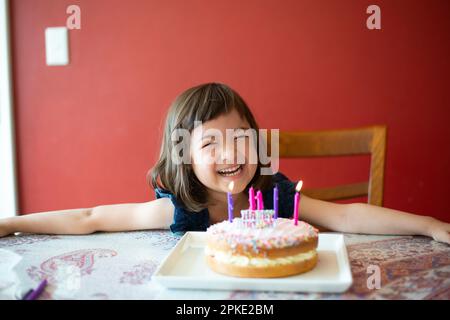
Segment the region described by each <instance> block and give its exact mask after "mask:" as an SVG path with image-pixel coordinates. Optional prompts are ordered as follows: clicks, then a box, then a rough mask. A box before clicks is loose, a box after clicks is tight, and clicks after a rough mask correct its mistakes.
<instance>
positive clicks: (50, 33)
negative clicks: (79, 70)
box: [45, 27, 69, 66]
mask: <svg viewBox="0 0 450 320" xmlns="http://www.w3.org/2000/svg"><path fill="white" fill-rule="evenodd" d="M68 40H69V32H68V30H67V28H66V27H51V28H46V29H45V56H46V61H47V65H48V66H65V65H68V64H69V41H68Z"/></svg>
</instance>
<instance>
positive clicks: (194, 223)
mask: <svg viewBox="0 0 450 320" xmlns="http://www.w3.org/2000/svg"><path fill="white" fill-rule="evenodd" d="M275 184H278V216H279V217H282V218H291V217H292V213H293V210H294V194H295V185H296V183H295V182H292V181H290V180H289V179H288V178H287V177H286V176H285V175H283V174H282V173H280V172H278V173H276V174H274V175H273V176H272V186H271V187H270V188H268V189H267V190H265V191H262V194H263V200H264V208H265V209H273V187H274V186H275ZM155 192H156V199H159V198H170V200H171V201H172V203H173V205H174V206H175V212H174V218H173V223H172V224H171V225H170V230H171V231H172V232H173V233H177V234H182V233H185V232H186V231H206V229H207V228H208V227H209V225H210V223H209V212H208V209H203V210H201V211H199V212H192V211H189V210H187V209H185V208H184V207H183V205H182V204H181V203H179V202H178V201H177V199H176V197H175V196H174V195H173V194H172V193H170V192H169V191H167V190H164V189H160V188H157V189H156V190H155Z"/></svg>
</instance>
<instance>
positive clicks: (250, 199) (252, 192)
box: [248, 187, 255, 210]
mask: <svg viewBox="0 0 450 320" xmlns="http://www.w3.org/2000/svg"><path fill="white" fill-rule="evenodd" d="M248 202H249V203H250V210H255V189H253V187H250V190H249V191H248Z"/></svg>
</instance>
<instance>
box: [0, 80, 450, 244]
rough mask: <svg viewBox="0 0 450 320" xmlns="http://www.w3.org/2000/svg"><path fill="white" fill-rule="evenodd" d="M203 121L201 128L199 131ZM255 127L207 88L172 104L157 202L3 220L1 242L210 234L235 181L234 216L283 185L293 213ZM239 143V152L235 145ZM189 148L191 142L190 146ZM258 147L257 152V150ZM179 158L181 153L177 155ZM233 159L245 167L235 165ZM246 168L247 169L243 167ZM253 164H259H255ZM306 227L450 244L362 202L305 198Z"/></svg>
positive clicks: (440, 232)
mask: <svg viewBox="0 0 450 320" xmlns="http://www.w3.org/2000/svg"><path fill="white" fill-rule="evenodd" d="M197 121H201V126H200V125H198V124H199V123H200V122H197ZM176 129H181V130H184V132H188V133H189V134H190V135H189V141H188V146H189V148H188V151H186V150H184V151H183V152H187V153H185V154H184V156H186V155H188V160H191V161H185V162H184V163H177V161H176V160H177V158H176V157H173V154H174V151H176V146H177V143H176V142H177V141H174V139H173V133H174V132H175V131H176ZM208 129H215V130H216V132H220V133H222V134H223V136H225V135H226V130H227V129H234V131H233V135H234V136H233V137H234V141H233V143H231V144H229V143H227V144H224V145H225V147H224V146H223V145H221V143H220V142H219V141H217V140H216V139H214V135H205V134H204V133H205V132H207V130H208ZM246 129H255V130H256V132H258V125H257V124H256V121H255V119H254V117H253V115H252V113H251V111H250V110H249V108H248V106H247V105H246V103H245V102H244V100H243V99H242V98H241V97H240V96H239V95H238V94H237V93H236V92H235V91H234V90H232V89H231V88H229V87H227V86H226V85H223V84H217V83H208V84H204V85H200V86H197V87H194V88H191V89H189V90H187V91H185V92H183V93H182V94H181V95H180V96H178V97H177V98H176V100H175V101H174V102H173V104H172V106H171V108H170V110H169V113H168V116H167V119H166V125H165V131H164V137H163V142H162V146H161V152H160V158H159V160H158V162H157V164H156V166H155V167H154V168H153V169H152V171H151V175H149V177H150V179H149V180H151V184H152V185H153V187H154V188H155V191H156V198H157V199H156V200H154V201H149V202H145V203H130V204H114V205H101V206H97V207H93V208H84V209H72V210H62V211H53V212H45V213H40V214H32V215H23V216H18V217H13V218H7V219H3V220H0V237H1V236H6V235H9V234H12V233H14V232H27V233H47V234H88V233H92V232H95V231H127V230H142V229H167V228H170V230H171V231H172V232H185V231H199V230H206V228H207V227H208V226H209V225H210V224H214V223H217V222H220V221H223V220H225V219H227V218H228V213H227V194H226V193H227V192H228V191H229V190H228V187H229V185H230V182H231V181H233V182H234V188H233V190H232V194H233V200H234V214H235V215H239V212H240V210H242V209H247V208H248V205H249V204H248V189H249V187H250V186H254V187H255V188H256V189H258V190H262V193H263V199H264V203H265V204H266V208H269V209H272V208H271V204H272V203H273V202H272V188H273V186H274V184H275V183H277V184H278V186H279V216H281V217H285V218H290V217H292V212H293V196H294V193H295V190H294V188H295V183H293V182H291V181H289V180H288V179H287V178H286V177H285V176H284V175H283V174H281V173H277V174H275V175H262V174H261V168H262V165H261V163H260V161H259V159H257V161H249V160H250V154H251V153H252V152H255V146H254V145H253V144H252V143H250V139H249V136H248V135H247V134H245V132H248V131H249V130H246ZM239 141H240V142H241V143H240V145H241V146H243V148H242V150H238V149H237V147H236V145H237V144H238V143H235V142H239ZM185 142H186V141H185ZM256 148H257V147H256ZM175 153H176V152H175ZM236 155H240V156H242V157H243V159H244V161H238V162H236ZM242 162H244V163H242ZM252 162H255V163H252ZM300 217H301V219H302V220H305V221H306V222H309V223H311V224H313V225H316V226H321V227H324V228H327V229H330V230H333V231H339V232H350V233H367V234H397V235H425V236H429V237H432V238H433V239H434V240H437V241H442V242H446V243H450V236H449V232H450V224H448V223H444V222H441V221H439V220H436V219H434V218H432V217H427V216H419V215H414V214H409V213H406V212H401V211H397V210H392V209H387V208H382V207H378V206H373V205H369V204H364V203H352V204H337V203H331V202H325V201H321V200H316V199H312V198H309V197H307V196H305V195H302V196H301V215H300Z"/></svg>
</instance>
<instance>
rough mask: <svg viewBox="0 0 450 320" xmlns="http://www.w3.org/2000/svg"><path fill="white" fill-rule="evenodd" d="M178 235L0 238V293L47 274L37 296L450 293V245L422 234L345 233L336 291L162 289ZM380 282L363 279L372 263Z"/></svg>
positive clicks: (16, 293)
mask: <svg viewBox="0 0 450 320" xmlns="http://www.w3.org/2000/svg"><path fill="white" fill-rule="evenodd" d="M178 240H179V237H178V236H175V235H173V234H172V233H170V232H169V231H164V230H156V231H136V232H118V233H95V234H91V235H83V236H61V235H34V234H21V235H16V236H9V237H5V238H1V239H0V299H16V298H17V297H20V296H21V294H23V293H24V292H26V291H27V290H28V289H30V288H32V287H36V285H37V284H38V283H39V281H41V280H42V279H44V278H46V279H47V280H48V282H49V286H48V287H47V289H46V290H45V292H44V293H43V294H42V295H41V297H40V299H450V246H449V245H446V244H442V243H438V242H435V241H433V240H432V239H430V238H426V237H412V236H402V237H398V236H397V237H393V236H368V235H355V234H345V243H346V245H347V250H348V254H349V259H350V264H351V269H352V274H353V281H354V282H353V285H352V286H351V287H350V289H349V290H348V291H347V292H345V293H341V294H322V293H301V292H298V293H292V292H289V293H288V292H285V293H283V292H251V291H206V290H173V289H170V290H169V289H165V288H162V287H161V286H159V285H158V284H156V283H154V282H153V281H152V274H153V272H154V271H155V269H156V267H157V266H158V264H159V262H160V261H161V260H162V259H163V258H164V257H165V256H166V255H167V254H168V252H169V251H170V249H171V248H172V247H173V246H174V245H175V244H176V243H177V241H178ZM373 265H375V266H378V268H379V269H378V271H379V274H380V275H381V277H380V280H381V281H380V286H379V288H377V287H376V286H375V287H374V286H368V277H370V276H371V275H372V273H371V272H369V269H370V266H373Z"/></svg>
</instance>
